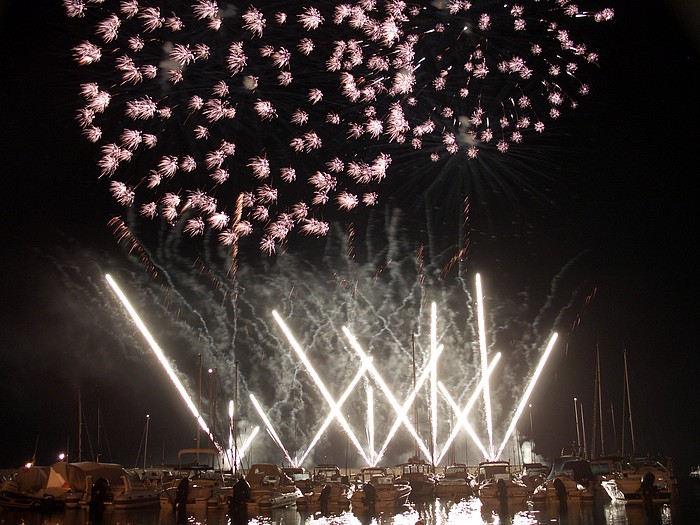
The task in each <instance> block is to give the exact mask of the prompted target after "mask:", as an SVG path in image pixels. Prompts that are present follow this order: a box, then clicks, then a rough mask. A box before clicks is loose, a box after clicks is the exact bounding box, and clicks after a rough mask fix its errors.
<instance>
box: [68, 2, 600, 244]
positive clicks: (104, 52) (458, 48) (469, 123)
mask: <svg viewBox="0 0 700 525" xmlns="http://www.w3.org/2000/svg"><path fill="white" fill-rule="evenodd" d="M64 6H65V8H66V11H67V13H68V15H69V16H71V17H74V18H84V21H85V22H87V24H86V25H87V27H90V28H92V29H93V33H92V34H90V35H89V36H88V37H87V38H86V39H83V40H81V41H80V42H79V43H78V44H77V45H76V46H75V47H74V49H73V52H74V56H75V58H76V60H77V62H78V63H80V64H81V65H84V66H86V67H89V68H90V71H91V72H92V75H93V76H92V77H91V79H90V81H88V82H85V83H84V84H83V86H82V90H81V93H82V98H83V99H84V102H85V105H84V106H83V107H82V108H81V109H80V110H79V112H78V121H79V123H80V125H81V126H82V128H83V131H84V135H85V136H86V137H87V138H88V139H89V140H91V141H93V142H95V143H98V144H99V145H100V147H101V151H102V157H101V158H100V160H99V162H98V165H99V168H100V171H101V174H102V176H105V177H109V178H110V180H111V182H110V190H111V192H112V194H113V196H114V197H115V198H116V200H117V201H118V202H119V203H120V204H122V205H124V206H134V207H135V208H137V209H138V210H139V213H140V214H141V215H143V216H145V217H149V218H154V217H155V216H157V215H160V216H161V217H163V218H164V219H165V220H166V221H168V222H171V223H174V222H178V221H182V222H183V223H184V224H185V227H184V230H185V231H186V232H187V233H189V234H190V235H193V236H195V235H201V234H202V233H204V232H205V231H206V230H208V229H211V230H213V231H214V232H215V233H216V235H217V236H218V238H219V241H220V242H222V243H223V244H228V245H230V244H236V243H238V241H239V239H240V238H241V237H242V236H244V235H247V234H250V233H252V232H257V233H258V235H259V239H260V240H259V245H260V248H261V249H262V250H263V251H265V252H267V253H272V252H273V251H275V250H276V249H277V246H278V245H279V244H280V243H282V242H284V241H285V239H286V238H287V235H288V234H289V233H290V232H291V231H293V230H297V231H299V232H301V233H303V234H310V235H325V234H326V233H327V231H328V227H329V222H328V219H327V217H325V215H326V214H327V213H328V212H329V211H327V207H333V208H334V209H335V208H339V209H341V210H353V209H355V208H358V207H362V206H373V205H375V203H376V202H377V199H378V196H379V195H378V194H379V193H381V191H380V190H381V182H382V181H383V180H384V179H385V178H386V177H388V176H389V175H391V174H392V172H393V171H394V170H395V171H397V172H403V174H404V175H406V174H408V175H411V173H410V170H409V166H410V165H413V164H414V163H415V162H421V161H425V160H427V159H429V160H431V161H433V162H436V163H438V165H441V164H444V166H445V169H450V168H449V166H450V162H451V161H452V160H453V159H459V158H463V159H472V160H473V159H478V158H479V157H480V156H483V155H484V154H488V155H492V154H493V155H501V154H508V153H509V152H510V151H511V150H515V149H517V147H518V145H519V144H520V143H521V141H523V140H525V139H526V138H527V136H528V135H535V134H538V133H541V132H543V131H544V130H545V128H546V127H547V125H548V123H549V122H552V121H553V120H556V119H557V118H559V116H560V115H562V114H563V113H565V112H566V111H567V110H570V109H572V108H575V107H576V105H577V104H578V100H579V98H580V97H582V96H584V95H586V94H587V93H588V91H589V89H590V88H589V85H588V84H587V82H586V76H587V72H588V70H589V69H590V68H591V67H592V66H594V65H595V64H596V60H597V56H596V54H595V53H594V52H592V51H590V50H589V49H588V48H587V47H586V44H585V43H583V42H582V41H580V40H579V36H578V35H577V34H575V30H577V29H579V26H580V25H581V23H582V22H583V21H587V20H595V21H602V20H608V19H610V18H611V17H612V11H611V10H609V9H604V10H600V11H596V12H588V11H584V10H583V9H581V8H579V7H578V6H576V5H574V4H571V3H569V2H568V1H567V0H546V1H545V0H541V1H527V2H523V3H521V4H513V5H504V4H499V3H497V2H479V3H478V4H477V3H475V4H472V3H471V2H467V1H461V0H451V1H445V2H443V1H439V0H438V1H436V2H433V3H431V4H430V5H423V3H415V4H411V3H404V2H398V1H382V2H378V1H374V0H359V1H356V2H348V3H340V2H330V1H329V2H323V3H322V4H320V5H318V6H315V7H311V6H304V5H299V4H297V3H293V2H290V3H288V4H284V3H280V2H256V5H255V6H249V7H247V8H245V9H240V8H239V7H237V6H235V5H233V4H230V3H225V2H221V3H220V5H217V3H216V2H215V1H211V0H197V1H195V2H194V5H192V6H187V7H183V6H182V4H181V3H180V2H168V1H165V0H163V1H159V2H138V1H137V0H126V1H121V2H119V3H118V5H117V2H115V1H105V2H90V1H85V0H64Z"/></svg>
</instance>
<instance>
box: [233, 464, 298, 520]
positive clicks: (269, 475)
mask: <svg viewBox="0 0 700 525" xmlns="http://www.w3.org/2000/svg"><path fill="white" fill-rule="evenodd" d="M245 479H246V480H247V481H248V484H249V485H250V500H249V501H248V504H247V510H248V515H249V516H251V515H255V514H258V513H260V512H265V511H269V510H272V509H278V508H284V507H296V504H297V499H299V498H300V497H301V496H302V494H301V491H300V490H299V489H298V488H297V487H296V486H295V485H294V482H293V481H292V480H291V479H290V478H289V476H287V475H286V474H285V473H284V471H283V470H282V468H281V467H279V466H277V465H275V464H273V463H256V464H254V465H251V467H250V469H248V472H247V473H246V475H245Z"/></svg>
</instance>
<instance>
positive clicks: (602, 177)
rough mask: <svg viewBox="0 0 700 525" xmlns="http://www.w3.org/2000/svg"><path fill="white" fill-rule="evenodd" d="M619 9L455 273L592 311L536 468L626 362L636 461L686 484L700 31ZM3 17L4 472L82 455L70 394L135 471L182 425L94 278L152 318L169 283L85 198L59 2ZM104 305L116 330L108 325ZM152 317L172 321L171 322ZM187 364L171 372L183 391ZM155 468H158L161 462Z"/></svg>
mask: <svg viewBox="0 0 700 525" xmlns="http://www.w3.org/2000/svg"><path fill="white" fill-rule="evenodd" d="M619 4H621V5H615V4H611V5H612V6H613V7H614V8H615V11H616V18H615V21H614V22H613V23H611V24H610V25H608V26H601V28H600V32H599V33H596V34H594V35H591V39H590V40H591V44H592V45H594V46H595V48H596V49H597V50H598V51H599V52H600V55H601V58H600V65H601V67H600V71H599V72H598V74H597V75H595V78H594V79H593V80H592V87H593V91H592V94H591V96H590V97H589V98H588V99H587V100H586V101H585V103H584V104H582V108H581V109H580V111H578V112H577V113H576V114H575V115H573V116H571V118H569V119H568V120H567V122H566V123H565V125H564V126H563V129H562V130H561V131H560V132H559V133H560V134H559V135H556V133H555V134H554V136H553V137H552V138H551V144H549V145H548V144H547V140H549V138H550V137H548V136H546V137H544V138H543V140H542V144H543V146H542V148H543V149H542V151H539V152H537V155H536V157H537V158H539V159H540V161H541V162H542V165H541V167H539V168H535V171H537V172H539V173H540V174H541V175H542V179H541V180H538V179H537V178H535V179H531V184H532V185H533V186H535V187H537V188H538V190H539V192H540V193H541V194H543V195H544V197H542V198H540V197H536V196H533V194H531V193H527V192H523V194H522V195H518V196H517V199H516V204H515V205H503V204H500V203H482V202H481V201H479V200H478V199H475V202H472V206H473V207H475V208H480V209H479V210H477V211H475V219H474V222H473V223H472V227H473V232H472V234H471V242H472V245H471V250H470V252H469V256H468V258H467V263H466V264H467V266H469V267H471V268H474V269H479V270H480V271H482V273H483V274H484V275H485V279H486V281H487V282H490V283H492V285H493V286H494V288H496V289H498V297H500V298H504V297H508V296H516V295H517V294H520V293H521V292H523V291H527V293H528V294H529V296H530V297H531V301H532V303H534V304H535V305H541V304H543V303H544V302H545V301H546V297H547V295H548V293H549V292H550V290H551V289H555V290H557V286H561V288H564V289H566V290H568V295H566V294H565V295H566V296H567V297H569V296H574V295H575V291H578V292H577V293H580V294H583V296H584V297H585V295H587V294H592V295H591V297H592V300H591V301H590V303H589V304H585V302H584V301H583V300H582V297H578V298H577V300H578V302H576V306H575V308H572V309H570V310H569V311H567V312H566V315H565V316H564V319H565V320H566V323H567V324H565V325H564V326H563V329H564V331H565V333H564V335H565V338H566V341H567V344H566V348H564V347H562V348H561V349H560V353H559V354H558V355H557V357H556V358H554V359H553V365H552V366H553V370H552V371H551V373H550V374H549V375H548V376H547V380H546V381H545V384H546V385H547V387H546V388H544V387H543V388H542V389H541V390H539V391H538V392H537V394H536V396H535V398H534V399H533V405H534V406H535V407H546V408H540V409H539V410H538V409H537V408H536V409H535V410H534V414H533V417H534V420H535V422H536V426H537V430H535V438H536V441H537V442H538V443H541V444H540V445H539V447H541V448H538V450H542V453H543V454H546V455H549V456H551V455H553V454H556V452H557V451H558V448H559V447H561V446H564V445H566V444H568V443H563V442H561V439H560V437H561V435H562V432H563V433H564V434H566V435H567V436H569V437H567V439H569V438H570V437H573V436H571V428H572V420H573V418H572V417H571V406H572V398H573V397H574V396H578V397H579V398H580V399H582V400H584V401H583V402H584V406H585V408H586V410H587V411H591V410H592V408H591V407H592V397H593V396H592V391H593V367H594V356H595V347H596V345H599V346H600V348H601V352H602V354H603V360H604V365H603V370H604V371H603V375H604V377H605V381H606V382H607V386H606V389H607V391H608V392H609V396H610V399H607V400H606V401H605V403H606V404H609V403H610V402H612V403H614V405H615V410H616V411H619V410H621V406H620V405H621V395H622V394H621V381H622V349H623V348H626V349H627V351H628V356H629V360H630V361H629V364H630V368H631V371H632V376H633V379H632V381H633V384H632V388H633V391H634V392H635V398H634V399H633V403H634V405H633V410H634V411H635V412H636V414H635V419H636V423H635V425H636V430H637V431H638V434H639V438H638V439H639V441H640V445H639V448H640V451H641V452H654V453H656V452H659V453H663V454H667V455H670V456H673V457H674V459H675V462H676V465H677V467H678V469H679V472H678V473H679V474H681V475H685V474H686V473H687V472H688V469H689V467H690V465H694V464H697V462H698V461H699V460H700V459H699V458H700V451H698V449H697V445H696V444H695V442H696V441H697V435H696V434H697V429H698V428H700V409H698V403H697V402H696V400H697V396H698V393H699V392H698V388H699V386H698V379H697V371H698V369H699V366H700V360H699V358H698V355H699V354H700V352H699V351H700V348H698V343H697V338H696V337H695V333H694V332H695V325H696V323H697V318H698V315H699V314H700V310H699V309H698V306H697V300H696V297H697V292H698V290H697V283H698V279H697V273H696V267H697V262H698V260H697V256H696V255H695V252H696V251H697V249H696V248H695V245H696V244H697V233H696V232H697V220H696V216H695V213H694V211H695V206H694V204H695V202H694V201H695V196H696V188H697V183H696V178H697V174H698V169H697V151H698V143H699V139H700V133H698V130H697V123H698V117H700V110H699V109H698V101H697V86H698V80H699V76H700V75H699V72H700V69H699V66H700V64H699V63H698V49H699V48H700V41H699V40H698V39H697V38H692V37H691V35H697V34H698V30H697V24H698V18H697V16H698V14H697V13H688V12H682V9H681V8H678V9H676V5H675V4H666V3H658V2H657V3H655V4H654V5H653V6H647V4H648V3H643V4H644V5H642V4H639V3H634V6H632V5H630V3H629V2H619ZM679 4H681V3H680V2H679ZM0 17H1V18H0V24H1V25H0V41H1V47H0V49H2V53H3V65H2V82H1V83H0V85H1V87H0V89H1V90H2V96H1V97H0V100H1V102H0V104H2V113H1V114H2V123H3V125H2V140H1V141H0V144H1V145H0V162H1V164H0V165H1V166H2V175H3V182H4V192H3V193H4V199H3V214H2V216H3V227H2V232H3V233H2V235H3V242H2V245H1V246H2V261H3V264H2V268H3V272H2V274H1V275H2V277H1V280H0V293H1V294H2V305H3V307H2V322H1V323H0V327H1V328H0V408H1V410H0V413H1V414H2V419H0V421H2V426H3V428H4V429H5V431H4V432H2V434H1V437H0V450H2V453H1V454H0V468H5V467H15V466H17V465H18V464H20V463H22V462H23V461H25V460H26V459H28V458H29V457H31V456H32V454H33V452H34V449H35V446H36V450H37V455H38V457H39V459H40V462H43V463H49V462H51V461H52V460H53V457H54V456H53V454H54V452H55V451H58V450H60V449H63V448H65V447H66V446H67V445H68V446H69V447H70V448H71V449H72V450H73V451H75V449H76V447H77V445H76V443H75V440H76V439H77V438H76V433H77V390H78V387H80V389H81V391H82V392H83V395H84V397H85V398H87V401H86V402H85V405H86V406H85V410H86V413H87V415H88V418H90V421H91V423H90V424H91V425H92V424H94V423H93V422H94V421H95V411H96V406H97V403H96V392H97V389H98V388H99V390H100V394H99V396H100V407H101V412H102V414H103V417H104V418H105V420H104V425H105V429H106V431H107V432H108V433H109V448H110V453H111V454H113V456H112V457H111V458H110V457H108V459H114V460H115V461H121V462H123V463H125V464H127V465H128V466H130V463H131V462H133V461H134V460H135V458H136V455H137V452H138V450H139V440H140V439H141V438H142V432H143V428H144V424H145V414H153V416H152V418H153V420H152V425H153V428H152V432H153V436H152V438H151V439H152V443H158V444H160V443H162V444H163V445H162V446H163V453H164V454H165V455H166V456H169V457H172V452H173V451H174V450H177V449H178V448H183V447H185V446H190V445H191V443H189V442H186V441H187V440H188V439H192V435H193V434H194V424H193V423H190V420H189V419H188V418H187V414H186V410H185V409H184V408H183V407H182V403H181V401H180V400H179V399H178V398H177V396H176V394H175V393H174V392H173V390H172V387H171V386H170V385H169V384H167V383H166V382H165V380H164V379H163V378H162V375H161V374H162V372H161V371H160V370H159V369H158V367H157V365H155V364H154V363H153V362H152V358H151V356H150V355H149V354H148V352H147V351H145V350H143V348H141V349H138V348H136V347H137V346H138V344H139V343H138V341H139V338H138V336H137V335H136V334H133V333H132V334H129V335H128V337H127V336H124V337H122V335H124V334H123V332H124V331H129V330H133V329H132V328H130V325H129V324H128V323H127V322H123V321H122V324H121V325H112V324H111V323H112V322H113V321H114V319H116V318H117V317H118V316H119V309H118V307H114V305H113V303H112V302H113V298H111V296H110V295H109V293H108V292H107V290H106V286H105V284H104V282H101V281H100V277H101V275H102V273H103V272H104V271H114V272H116V273H119V272H121V273H120V275H121V276H122V277H123V278H124V279H127V278H129V276H138V277H139V279H141V281H140V282H142V283H143V282H146V283H147V284H142V285H141V286H143V290H146V289H148V290H149V291H150V292H149V294H146V295H144V297H142V302H141V305H142V306H143V307H144V308H149V306H148V304H149V303H148V299H149V298H154V297H156V298H157V297H160V300H161V301H163V297H164V296H166V297H167V295H168V291H167V283H165V282H164V281H163V280H162V279H161V280H160V281H158V282H156V283H153V282H150V283H148V279H144V272H141V273H140V274H139V273H138V270H135V269H134V268H135V267H138V265H134V264H133V261H128V260H127V259H128V257H127V255H126V253H125V250H123V249H122V248H121V247H119V246H118V245H117V243H116V241H115V240H114V237H113V236H112V234H111V233H110V231H109V229H108V228H107V226H106V223H107V221H108V220H109V219H110V218H111V217H113V216H114V215H116V214H117V213H118V211H117V210H116V208H114V207H113V205H112V202H111V199H110V198H109V196H108V194H107V190H106V186H105V185H104V184H103V183H102V182H103V181H98V179H97V171H96V168H95V167H94V158H95V156H96V152H95V151H94V150H93V149H92V148H91V146H90V145H88V144H87V143H86V142H85V141H83V140H82V138H81V137H80V133H79V130H78V129H77V126H76V124H75V123H74V121H73V114H74V111H75V108H76V107H77V105H78V102H77V91H78V87H77V81H76V78H77V77H76V74H75V71H74V70H75V67H74V65H73V63H72V61H71V59H70V51H69V50H70V48H71V47H72V45H74V38H73V37H72V35H71V34H70V31H69V30H68V29H67V28H68V27H69V26H68V24H67V23H66V19H65V18H66V17H65V15H64V14H63V11H62V9H61V8H60V5H58V2H48V1H42V2H32V3H31V4H28V3H26V2H24V1H21V0H16V1H14V2H4V3H0ZM693 21H694V22H693ZM693 28H694V29H693ZM399 190H400V188H399ZM399 190H397V191H399ZM168 253H169V252H168V251H167V250H162V251H161V252H159V255H160V257H161V258H160V259H159V260H160V262H161V263H163V264H164V265H165V266H167V264H168V263H170V262H172V263H173V266H174V265H175V262H174V261H168V256H167V254H168ZM254 260H255V258H251V259H250V261H251V262H250V264H256V263H254V262H253V261H254ZM177 264H179V265H181V264H182V261H177ZM257 264H260V263H259V262H258V263H257ZM567 265H570V269H569V271H567V272H563V273H561V274H560V272H561V270H562V268H566V267H567ZM260 266H261V267H264V266H265V265H264V264H261V265H260ZM112 268H114V269H112ZM558 275H562V279H561V281H557V276H558ZM138 286H139V285H136V289H134V290H132V291H134V292H137V291H138ZM253 286H254V284H253V283H251V284H250V287H253ZM552 287H553V288H552ZM193 289H194V287H193ZM494 294H495V292H494ZM173 295H175V294H173ZM555 295H556V294H555ZM165 302H167V299H166V300H165ZM108 304H112V306H113V307H114V311H113V312H111V314H112V315H111V316H110V315H107V316H102V315H100V313H99V312H100V310H101V309H104V308H105V305H108ZM536 309H537V308H535V310H536ZM164 311H165V310H164ZM171 313H172V312H171ZM577 313H578V314H580V324H578V325H575V327H574V325H573V321H574V320H575V318H576V314H577ZM159 316H160V317H159ZM153 317H154V320H155V319H156V318H158V319H159V320H160V321H161V322H165V321H167V317H166V315H165V314H164V313H160V314H158V313H154V314H153ZM173 318H174V319H176V321H174V322H173V325H175V324H177V325H178V327H177V329H176V328H175V327H174V326H173V328H172V334H171V335H172V337H173V340H172V341H170V344H172V345H177V344H178V341H177V338H178V337H180V338H182V341H180V342H179V344H181V345H186V334H188V333H189V332H188V328H187V327H186V325H187V324H188V322H192V323H194V324H195V325H196V324H197V321H196V320H194V321H192V320H191V319H188V317H187V316H186V315H184V314H183V315H182V316H180V315H179V314H177V315H176V314H173ZM528 319H529V320H530V321H531V320H532V317H530V318H528ZM572 327H573V328H572ZM168 330H170V329H169V328H162V329H161V333H164V334H166V335H167V332H168ZM192 331H193V332H196V331H197V330H196V329H192ZM164 336H165V335H164ZM212 337H213V338H216V334H213V335H212ZM164 346H165V345H164ZM189 354H190V357H192V356H194V355H196V351H192V349H190V350H189ZM192 361H193V359H192V360H191V361H190V362H189V364H186V361H180V363H179V364H180V366H181V367H182V370H183V373H184V374H185V375H189V377H190V380H191V381H192V380H193V379H192V378H193V377H194V374H195V367H194V365H193V364H192ZM226 363H227V365H230V362H229V361H226ZM255 373H256V371H255V369H254V368H253V369H251V370H250V374H255ZM261 373H262V372H261ZM154 377H155V378H157V379H154ZM248 381H249V382H250V383H260V382H262V380H261V379H257V380H256V379H253V378H250V377H249V378H248ZM505 388H506V389H507V385H506V386H505ZM605 395H606V394H604V396H605ZM619 416H620V414H616V416H615V417H616V418H617V419H618V420H619ZM606 417H607V416H606ZM187 425H190V426H191V427H192V430H191V431H190V430H184V428H189V427H187ZM550 429H559V430H560V431H561V432H558V433H557V432H550ZM127 430H128V432H127ZM523 431H525V429H523ZM617 431H618V432H619V429H618V430H617ZM567 433H568V434H567ZM69 436H70V437H69ZM95 439H96V438H95V436H94V435H93V437H92V440H93V443H92V444H91V445H92V446H93V447H96V443H95V442H94V441H95ZM69 441H70V443H69ZM84 446H85V445H84ZM159 446H160V445H159ZM102 448H103V450H104V448H105V444H104V442H103V443H102ZM166 448H167V450H166ZM642 448H643V449H644V450H641V449H642ZM73 453H74V454H75V452H73ZM151 454H152V459H153V462H158V461H159V460H160V453H156V452H152V453H151ZM104 456H107V452H104ZM104 456H103V457H104Z"/></svg>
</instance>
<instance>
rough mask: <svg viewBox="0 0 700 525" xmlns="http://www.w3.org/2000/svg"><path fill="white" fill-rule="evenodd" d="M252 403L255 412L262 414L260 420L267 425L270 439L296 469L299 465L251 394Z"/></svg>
mask: <svg viewBox="0 0 700 525" xmlns="http://www.w3.org/2000/svg"><path fill="white" fill-rule="evenodd" d="M250 401H251V402H252V403H253V406H254V407H255V410H257V411H258V414H260V418H261V419H262V420H263V423H265V428H267V432H268V434H270V437H271V438H272V440H273V441H274V442H275V444H276V445H277V446H278V447H279V449H280V450H281V451H282V454H284V457H285V458H287V461H289V464H290V465H292V466H293V467H296V466H297V465H296V463H295V461H294V460H293V459H292V458H291V456H290V455H289V452H287V449H286V448H284V445H283V444H282V440H281V439H280V438H279V436H278V435H277V432H275V429H274V428H272V423H270V420H269V419H268V417H267V416H266V415H265V412H264V411H263V409H262V407H261V406H260V403H258V400H257V399H255V396H254V395H253V394H250Z"/></svg>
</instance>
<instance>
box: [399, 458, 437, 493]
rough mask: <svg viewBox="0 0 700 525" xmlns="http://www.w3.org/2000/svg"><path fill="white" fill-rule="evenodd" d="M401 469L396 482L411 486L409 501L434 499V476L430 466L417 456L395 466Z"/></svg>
mask: <svg viewBox="0 0 700 525" xmlns="http://www.w3.org/2000/svg"><path fill="white" fill-rule="evenodd" d="M397 468H400V469H401V473H400V474H399V475H398V477H397V480H398V481H399V482H406V483H408V484H409V485H410V486H411V495H410V499H411V500H413V501H417V500H429V499H434V498H435V482H436V476H435V474H434V473H433V468H432V466H431V465H430V464H429V463H427V462H426V461H425V460H423V459H419V458H418V457H417V456H413V457H411V458H409V460H408V461H407V462H406V463H401V464H400V465H397Z"/></svg>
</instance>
